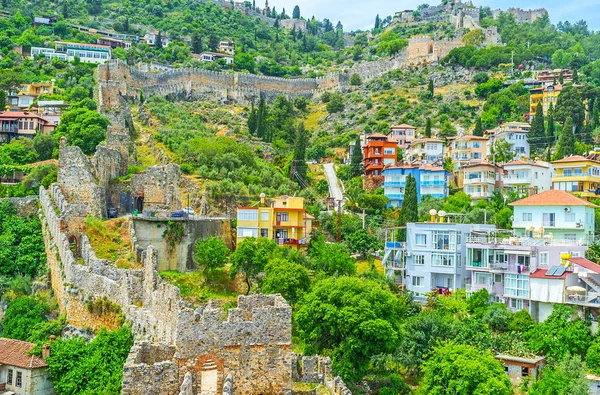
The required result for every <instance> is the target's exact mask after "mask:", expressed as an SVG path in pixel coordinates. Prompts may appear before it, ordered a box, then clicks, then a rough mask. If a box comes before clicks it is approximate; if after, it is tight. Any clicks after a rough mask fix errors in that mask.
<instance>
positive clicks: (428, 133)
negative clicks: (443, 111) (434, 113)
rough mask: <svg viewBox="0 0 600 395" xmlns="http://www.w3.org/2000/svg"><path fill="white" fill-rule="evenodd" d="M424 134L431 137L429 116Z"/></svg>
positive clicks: (428, 137)
mask: <svg viewBox="0 0 600 395" xmlns="http://www.w3.org/2000/svg"><path fill="white" fill-rule="evenodd" d="M423 135H424V136H425V138H427V139H430V138H431V118H427V120H426V121H425V132H424V133H423Z"/></svg>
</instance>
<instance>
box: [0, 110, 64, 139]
mask: <svg viewBox="0 0 600 395" xmlns="http://www.w3.org/2000/svg"><path fill="white" fill-rule="evenodd" d="M55 127H56V125H55V124H53V123H52V122H50V121H47V120H45V119H43V118H41V117H39V116H38V115H36V114H34V113H31V112H28V111H10V112H8V111H7V112H3V113H0V144H3V143H9V142H10V141H11V140H13V139H15V138H18V137H27V138H32V137H33V136H35V134H36V133H38V132H39V133H50V132H51V131H52V130H54V128H55Z"/></svg>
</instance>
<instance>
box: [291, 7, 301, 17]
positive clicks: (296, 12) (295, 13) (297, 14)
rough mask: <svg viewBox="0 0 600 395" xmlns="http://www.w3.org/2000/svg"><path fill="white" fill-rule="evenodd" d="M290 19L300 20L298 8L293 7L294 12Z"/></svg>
mask: <svg viewBox="0 0 600 395" xmlns="http://www.w3.org/2000/svg"><path fill="white" fill-rule="evenodd" d="M292 18H294V19H300V7H298V6H295V7H294V11H293V12H292Z"/></svg>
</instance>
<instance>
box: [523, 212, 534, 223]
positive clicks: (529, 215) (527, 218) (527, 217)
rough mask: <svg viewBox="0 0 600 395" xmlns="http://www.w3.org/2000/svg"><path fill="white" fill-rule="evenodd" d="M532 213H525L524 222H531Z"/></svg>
mask: <svg viewBox="0 0 600 395" xmlns="http://www.w3.org/2000/svg"><path fill="white" fill-rule="evenodd" d="M531 219H532V213H523V222H531Z"/></svg>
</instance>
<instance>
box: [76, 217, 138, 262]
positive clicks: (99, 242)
mask: <svg viewBox="0 0 600 395" xmlns="http://www.w3.org/2000/svg"><path fill="white" fill-rule="evenodd" d="M85 228H86V235H87V237H88V239H89V240H90V244H91V245H92V247H93V248H94V251H95V252H96V256H97V257H98V258H100V259H108V260H109V261H112V262H114V264H115V265H116V266H117V267H118V268H121V269H131V268H133V267H135V266H136V264H135V256H134V254H133V251H132V246H131V235H130V234H129V223H128V222H127V219H124V218H117V219H111V220H108V221H103V220H101V219H98V218H93V217H88V218H86V220H85Z"/></svg>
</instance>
